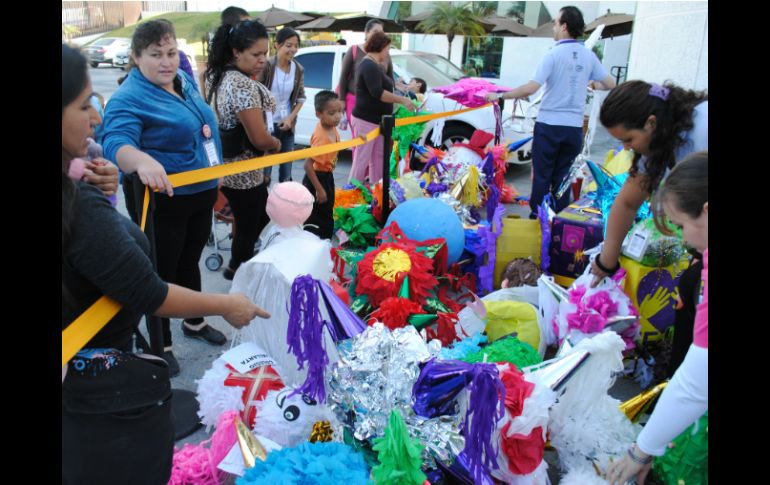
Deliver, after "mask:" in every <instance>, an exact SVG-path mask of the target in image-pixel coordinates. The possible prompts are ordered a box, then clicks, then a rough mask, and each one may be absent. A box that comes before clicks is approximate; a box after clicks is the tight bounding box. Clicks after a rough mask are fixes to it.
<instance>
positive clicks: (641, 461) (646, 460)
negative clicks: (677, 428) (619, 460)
mask: <svg viewBox="0 0 770 485" xmlns="http://www.w3.org/2000/svg"><path fill="white" fill-rule="evenodd" d="M602 271H603V270H602ZM633 450H634V447H633V446H632V447H631V448H629V449H628V456H629V458H631V459H632V460H634V461H635V462H636V463H638V464H640V465H649V464H650V462H652V456H648V457H647V458H639V457H638V456H636V455H635V454H634V451H633Z"/></svg>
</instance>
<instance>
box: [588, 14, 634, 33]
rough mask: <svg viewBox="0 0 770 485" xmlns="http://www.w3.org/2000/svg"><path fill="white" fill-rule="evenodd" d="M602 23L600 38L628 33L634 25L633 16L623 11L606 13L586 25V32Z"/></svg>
mask: <svg viewBox="0 0 770 485" xmlns="http://www.w3.org/2000/svg"><path fill="white" fill-rule="evenodd" d="M600 25H604V31H603V32H602V39H606V38H607V37H615V36H618V35H626V34H630V33H631V31H632V30H633V27H634V16H633V15H628V14H625V13H612V12H610V11H609V10H607V13H606V14H604V15H602V16H601V17H598V18H597V19H596V20H594V21H593V22H591V23H590V24H588V25H586V33H589V32H592V31H593V30H594V29H596V27H598V26H600Z"/></svg>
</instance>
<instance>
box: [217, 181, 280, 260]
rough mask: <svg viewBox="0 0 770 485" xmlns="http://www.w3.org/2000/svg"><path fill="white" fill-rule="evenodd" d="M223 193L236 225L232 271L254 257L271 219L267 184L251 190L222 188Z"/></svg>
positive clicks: (234, 229)
mask: <svg viewBox="0 0 770 485" xmlns="http://www.w3.org/2000/svg"><path fill="white" fill-rule="evenodd" d="M222 193H223V194H225V197H227V201H228V202H229V203H230V209H232V211H233V219H235V224H234V227H233V248H232V257H231V258H230V269H232V270H237V269H238V267H239V266H240V265H241V264H242V263H244V262H246V261H248V260H250V259H251V258H252V257H254V245H255V244H256V243H257V239H259V235H260V233H261V232H262V229H264V228H265V226H266V225H267V223H268V222H270V218H269V217H268V215H267V211H266V207H267V184H262V185H258V186H256V187H254V188H251V189H232V188H230V187H222Z"/></svg>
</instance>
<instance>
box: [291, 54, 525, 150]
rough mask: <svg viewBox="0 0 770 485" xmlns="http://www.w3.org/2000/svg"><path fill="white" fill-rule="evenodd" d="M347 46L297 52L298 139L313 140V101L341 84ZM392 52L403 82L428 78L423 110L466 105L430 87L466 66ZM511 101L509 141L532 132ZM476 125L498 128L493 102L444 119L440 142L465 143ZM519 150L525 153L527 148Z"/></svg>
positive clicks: (428, 133) (426, 138) (343, 133)
mask: <svg viewBox="0 0 770 485" xmlns="http://www.w3.org/2000/svg"><path fill="white" fill-rule="evenodd" d="M346 51H347V46H337V45H329V46H317V47H303V48H302V49H299V50H298V51H297V54H296V56H295V59H296V60H297V62H299V63H300V64H301V65H302V67H304V68H305V95H306V97H307V101H305V104H304V105H303V106H302V109H301V110H300V112H299V115H298V117H297V129H296V131H295V136H294V142H295V143H296V144H298V145H309V144H310V135H311V134H312V133H313V129H314V128H315V126H316V124H317V123H318V118H316V115H315V107H314V104H313V100H314V98H315V95H316V94H317V93H318V92H319V91H321V90H324V89H327V90H331V91H334V89H335V88H336V87H337V81H338V80H339V77H340V71H341V69H342V58H343V57H344V55H345V52H346ZM390 57H391V59H392V60H393V71H394V74H395V75H397V76H398V77H399V78H401V79H402V80H404V82H408V81H409V80H410V79H412V78H413V77H419V78H422V79H424V80H425V81H426V82H427V83H428V93H427V100H426V103H425V105H424V107H423V111H429V112H432V113H440V112H445V111H454V110H459V109H463V108H464V106H462V105H460V104H459V103H457V102H456V101H454V100H451V99H449V98H446V97H444V95H443V94H439V93H434V92H431V88H433V87H438V86H446V85H449V84H453V83H455V82H456V81H457V80H458V79H460V77H462V76H463V73H462V71H460V70H459V69H458V68H457V67H456V66H454V65H453V64H452V63H450V62H449V61H447V60H446V59H444V58H443V57H441V56H437V55H435V54H428V53H422V52H410V51H401V50H398V49H391V50H390ZM511 105H512V103H510V102H509V103H506V108H507V109H506V110H505V111H506V113H507V114H506V115H504V119H506V118H507V119H506V121H505V122H504V123H503V136H502V141H503V142H508V143H512V142H515V141H518V140H520V139H522V138H525V137H528V136H531V130H530V132H529V133H526V132H523V130H522V131H516V130H514V128H517V127H518V128H519V129H520V127H521V126H523V125H524V123H521V122H518V123H515V122H514V121H515V120H514V118H512V117H511V115H510V109H511V108H510V106H511ZM476 129H481V130H484V131H487V132H489V133H494V132H495V116H494V112H493V110H492V108H491V107H488V108H483V109H479V110H474V111H469V112H467V113H461V114H459V115H455V116H451V117H447V118H445V124H444V129H443V131H442V147H443V148H444V149H446V148H449V147H450V146H452V145H453V144H455V143H462V142H467V141H468V140H469V139H470V137H471V135H472V134H473V132H474V130H476ZM432 132H433V122H429V123H427V124H426V126H425V130H424V131H423V133H422V136H421V137H420V140H419V143H420V144H425V143H428V144H431V143H430V139H431V137H432ZM340 138H341V140H343V141H344V140H349V139H350V138H351V134H350V129H349V128H348V129H345V130H340ZM525 146H526V145H525ZM521 153H522V154H523V151H522V152H521ZM529 161H530V159H529V157H527V156H522V157H521V160H519V156H518V155H513V156H512V157H511V158H510V159H509V162H510V163H529Z"/></svg>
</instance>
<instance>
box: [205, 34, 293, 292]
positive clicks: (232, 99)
mask: <svg viewBox="0 0 770 485" xmlns="http://www.w3.org/2000/svg"><path fill="white" fill-rule="evenodd" d="M267 46H268V41H267V30H266V29H265V27H264V26H263V25H262V24H261V23H259V22H257V21H253V20H247V21H244V22H240V23H238V24H236V25H235V26H234V27H230V26H229V25H222V26H221V27H220V28H219V30H217V32H216V34H214V38H213V39H212V40H211V48H210V54H209V63H208V67H207V68H206V74H205V78H206V82H205V92H206V101H207V102H208V103H210V104H211V107H212V108H213V109H214V111H215V112H216V114H217V118H218V119H219V133H220V135H221V137H222V156H223V157H224V162H225V163H231V162H237V161H240V160H248V159H250V158H254V157H259V156H262V155H263V154H264V153H266V152H277V151H280V149H281V141H280V140H279V139H278V138H276V137H274V136H271V135H270V133H269V131H268V126H269V121H268V118H269V117H270V116H271V115H272V113H273V112H274V111H275V99H274V98H273V95H272V94H270V90H269V89H267V88H266V87H265V86H264V85H262V84H261V83H259V82H257V81H255V80H254V79H253V76H259V74H260V73H261V72H262V70H264V69H265V66H266V65H267ZM268 113H270V115H268ZM268 185H269V181H266V180H265V174H264V171H263V169H257V170H252V171H250V172H245V173H239V174H235V175H230V176H227V177H225V178H224V182H223V184H222V193H223V194H225V197H227V200H228V201H229V202H230V207H231V208H232V210H233V217H234V218H235V227H236V230H235V235H234V236H233V248H232V249H233V251H232V258H230V264H229V265H228V267H227V268H225V270H224V273H223V276H224V277H225V278H226V279H228V280H231V279H233V276H234V274H235V271H236V270H237V269H238V267H239V266H240V265H241V263H243V262H245V261H248V260H249V259H251V258H252V257H253V256H254V244H255V243H256V242H257V239H258V238H259V234H260V232H262V229H264V227H265V226H266V225H267V223H268V222H269V220H270V218H269V217H268V216H267V212H266V205H267V186H268Z"/></svg>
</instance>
